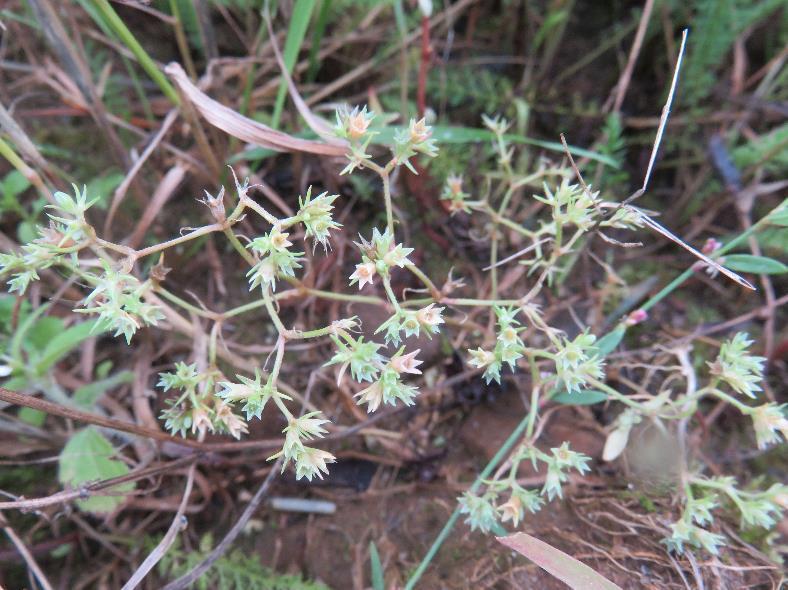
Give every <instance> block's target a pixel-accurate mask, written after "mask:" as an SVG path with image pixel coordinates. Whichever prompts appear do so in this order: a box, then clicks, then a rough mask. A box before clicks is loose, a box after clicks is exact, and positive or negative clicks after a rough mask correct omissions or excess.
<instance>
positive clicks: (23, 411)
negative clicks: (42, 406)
mask: <svg viewBox="0 0 788 590" xmlns="http://www.w3.org/2000/svg"><path fill="white" fill-rule="evenodd" d="M18 416H19V419H20V420H21V421H22V422H26V423H27V424H31V425H33V426H42V425H43V424H44V420H46V419H47V415H46V412H42V411H41V410H34V409H33V408H20V409H19V414H18Z"/></svg>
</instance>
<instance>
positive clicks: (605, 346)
mask: <svg viewBox="0 0 788 590" xmlns="http://www.w3.org/2000/svg"><path fill="white" fill-rule="evenodd" d="M626 332H627V328H626V326H624V325H621V324H620V325H619V326H617V327H616V328H615V329H614V330H611V331H610V332H608V333H607V334H605V335H604V336H602V337H601V338H600V339H599V340H597V341H596V343H595V344H594V348H596V349H597V350H598V351H599V356H601V357H602V358H605V357H606V356H607V355H609V354H610V353H611V352H613V351H614V350H615V349H616V347H617V346H618V345H619V344H620V343H621V340H622V339H623V338H624V334H626Z"/></svg>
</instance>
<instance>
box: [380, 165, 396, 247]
mask: <svg viewBox="0 0 788 590" xmlns="http://www.w3.org/2000/svg"><path fill="white" fill-rule="evenodd" d="M380 178H381V180H382V181H383V199H384V201H385V203H386V229H387V230H388V232H389V233H390V234H391V235H392V236H393V235H394V208H393V206H392V204H391V182H390V180H389V173H388V172H387V171H385V170H381V171H380Z"/></svg>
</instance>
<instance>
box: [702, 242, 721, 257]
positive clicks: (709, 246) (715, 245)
mask: <svg viewBox="0 0 788 590" xmlns="http://www.w3.org/2000/svg"><path fill="white" fill-rule="evenodd" d="M721 247H722V242H720V241H719V240H715V239H714V238H709V239H708V240H706V243H705V244H703V248H702V249H701V252H703V253H704V254H706V255H707V256H708V255H709V254H711V253H712V252H716V251H717V250H719V249H720V248H721Z"/></svg>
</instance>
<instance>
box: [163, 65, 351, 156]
mask: <svg viewBox="0 0 788 590" xmlns="http://www.w3.org/2000/svg"><path fill="white" fill-rule="evenodd" d="M164 71H165V72H166V73H167V74H168V75H169V76H170V77H171V78H172V80H173V81H174V82H175V84H177V86H178V88H179V89H180V90H181V92H182V93H183V95H184V96H185V97H186V98H188V99H189V101H190V102H191V103H192V104H193V105H194V106H195V108H196V109H197V110H198V111H199V112H200V114H201V115H202V116H203V117H205V119H206V121H208V122H209V123H210V124H211V125H213V126H214V127H218V128H219V129H221V130H222V131H224V132H225V133H227V134H229V135H232V136H233V137H237V138H238V139H240V140H243V141H246V142H248V143H253V144H256V145H259V146H262V147H266V148H269V149H272V150H276V151H279V152H308V153H312V154H321V155H324V156H343V155H345V153H346V152H347V147H346V146H345V145H344V144H339V143H336V144H329V143H325V142H322V141H312V140H309V139H300V138H298V137H293V136H292V135H288V134H287V133H282V132H281V131H276V130H275V129H271V128H270V127H268V126H267V125H263V124H262V123H258V122H257V121H253V120H252V119H250V118H248V117H244V116H243V115H242V114H240V113H239V112H237V111H234V110H233V109H231V108H229V107H226V106H224V105H223V104H221V103H219V102H217V101H215V100H214V99H212V98H211V97H210V96H208V95H207V94H205V93H204V92H203V91H201V90H200V89H199V88H197V87H196V86H195V85H194V84H192V82H191V80H189V78H188V76H187V75H186V72H184V71H183V68H182V67H181V66H180V64H178V63H175V62H173V63H170V64H169V65H167V67H166V68H165V69H164Z"/></svg>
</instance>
